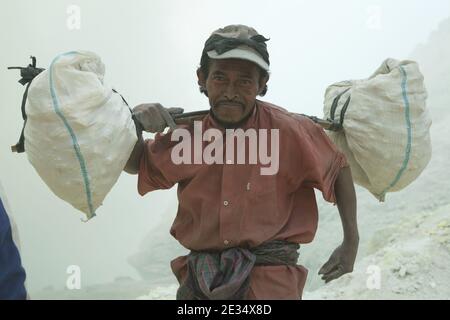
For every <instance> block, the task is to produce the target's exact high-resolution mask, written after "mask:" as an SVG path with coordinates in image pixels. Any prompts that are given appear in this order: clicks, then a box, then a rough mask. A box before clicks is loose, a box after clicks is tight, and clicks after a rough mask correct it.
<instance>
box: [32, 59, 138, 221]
mask: <svg viewBox="0 0 450 320" xmlns="http://www.w3.org/2000/svg"><path fill="white" fill-rule="evenodd" d="M104 73H105V67H104V64H103V63H102V61H101V60H100V57H98V56H97V55H96V54H94V53H92V52H86V51H80V52H68V53H64V54H61V55H59V56H57V57H56V58H55V59H54V60H53V62H52V64H51V65H50V67H49V69H47V70H45V71H43V72H42V73H40V74H39V75H38V76H37V77H36V78H35V79H34V80H33V82H32V83H31V86H30V88H29V92H28V98H27V102H26V114H27V116H28V120H27V123H26V126H25V132H24V133H25V151H26V153H27V155H28V159H29V161H30V162H31V164H32V165H33V166H34V168H35V169H36V171H37V172H38V174H39V175H40V177H41V178H42V179H43V180H44V181H45V183H46V184H47V185H48V187H49V188H50V189H51V190H52V191H53V192H54V193H55V194H56V195H57V196H58V197H60V198H61V199H63V200H64V201H67V202H68V203H70V204H71V205H72V206H74V207H75V208H77V209H79V210H81V211H83V212H84V213H85V214H86V216H87V217H88V218H91V217H93V216H94V215H95V210H96V209H97V208H98V207H99V206H100V205H101V204H102V201H103V200H104V198H105V197H106V195H107V193H108V192H109V191H110V190H111V188H112V187H113V185H114V184H115V182H116V181H117V179H118V178H119V175H120V174H121V172H122V170H123V168H124V166H125V164H126V162H127V160H128V158H129V156H130V154H131V151H132V150H133V147H134V145H135V143H136V141H137V136H136V128H135V125H134V122H133V120H132V117H131V112H130V110H129V108H128V106H127V105H126V104H125V103H124V102H123V101H122V98H121V96H120V95H119V94H118V93H115V92H113V91H112V88H111V87H110V86H108V85H106V84H105V83H104V82H103V77H104Z"/></svg>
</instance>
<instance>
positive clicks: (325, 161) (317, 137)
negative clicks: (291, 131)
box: [299, 117, 348, 204]
mask: <svg viewBox="0 0 450 320" xmlns="http://www.w3.org/2000/svg"><path fill="white" fill-rule="evenodd" d="M301 118H302V119H300V117H299V129H300V132H299V134H300V137H299V144H300V148H299V150H300V162H301V166H300V168H301V170H300V171H301V172H302V173H301V179H300V185H301V186H302V187H305V188H316V189H318V190H320V191H321V192H322V195H323V198H324V199H325V200H326V201H328V202H332V203H334V204H335V203H336V195H335V190H334V183H335V181H336V178H337V177H338V175H339V172H340V170H341V169H342V168H344V167H348V163H347V159H346V157H345V155H344V154H343V153H342V152H341V151H339V150H338V149H337V147H336V145H335V144H334V143H333V142H332V141H331V140H330V138H329V137H328V136H327V134H326V133H325V131H324V129H323V128H322V127H321V126H320V125H318V124H316V123H314V122H313V121H312V120H310V119H309V118H307V117H301Z"/></svg>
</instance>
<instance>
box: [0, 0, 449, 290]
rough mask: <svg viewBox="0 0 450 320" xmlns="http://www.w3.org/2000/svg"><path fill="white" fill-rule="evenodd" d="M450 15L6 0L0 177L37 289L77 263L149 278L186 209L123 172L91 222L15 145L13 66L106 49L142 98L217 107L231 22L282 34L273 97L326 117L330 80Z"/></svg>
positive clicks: (120, 85)
mask: <svg viewBox="0 0 450 320" xmlns="http://www.w3.org/2000/svg"><path fill="white" fill-rule="evenodd" d="M70 5H76V6H78V8H79V9H80V28H79V29H76V28H75V29H71V28H70V27H68V19H69V20H70V19H71V13H68V12H67V9H68V7H69V6H70ZM449 16H450V2H449V1H446V0H435V1H433V2H426V1H424V0H421V1H418V0H414V1H411V0H408V1H406V0H398V1H356V0H355V1H331V0H329V1H314V2H312V1H282V2H276V1H261V0H258V1H245V2H244V1H236V0H228V1H226V2H224V1H220V2H219V1H211V0H210V1H206V0H204V1H199V0H195V1H192V0H190V1H181V0H179V1H174V0H164V1H162V0H158V1H123V0H120V1H114V2H111V1H76V0H74V1H56V0H55V1H50V0H45V1H31V0H30V1H23V0H22V1H14V2H13V1H9V2H6V1H5V2H2V4H1V8H0V30H1V33H0V40H1V50H0V88H1V92H2V103H1V106H0V127H1V128H2V133H1V135H0V180H1V182H2V184H3V186H4V189H5V191H6V193H7V195H8V200H9V204H10V206H11V211H12V215H13V217H14V219H15V221H16V223H17V226H18V230H19V235H20V240H21V253H22V259H23V264H24V267H25V269H26V272H27V286H28V288H29V290H30V292H33V291H38V290H41V289H42V288H44V287H48V286H53V287H56V288H61V287H64V286H65V283H66V279H67V277H68V274H67V272H66V271H67V268H68V266H70V265H77V266H80V268H81V276H82V285H91V284H98V283H105V282H110V281H112V280H114V279H115V278H117V277H123V276H128V277H132V278H138V277H139V275H138V274H137V272H136V271H135V270H134V269H133V268H132V267H131V266H130V265H129V264H128V262H127V258H128V257H129V256H130V255H131V254H132V253H134V252H136V250H137V248H138V246H139V244H140V242H141V241H142V239H143V238H144V237H145V236H146V235H147V233H148V231H149V230H150V229H151V228H152V227H154V226H156V225H157V224H158V223H159V222H160V221H161V219H162V217H163V216H165V215H168V214H170V215H174V212H172V211H173V208H174V207H176V206H175V205H174V203H176V188H173V189H172V190H170V191H157V192H152V193H150V194H148V195H146V196H145V197H144V198H142V197H140V196H139V195H138V194H137V190H136V177H135V176H130V175H127V174H126V173H123V174H122V176H121V178H120V179H119V181H118V182H117V184H116V185H115V187H114V188H113V190H112V191H111V193H110V194H109V195H108V196H107V198H106V200H105V201H104V205H103V206H102V207H100V208H99V209H98V210H97V217H95V218H94V219H92V220H91V221H89V222H87V223H83V222H81V219H82V218H83V215H82V214H81V213H80V212H78V211H77V210H75V209H73V208H72V207H71V206H70V205H68V204H66V203H64V202H63V201H62V200H60V199H59V198H57V197H56V196H54V195H53V194H52V193H51V191H50V190H49V189H48V187H47V186H46V185H45V184H44V182H43V181H42V180H41V179H40V178H39V176H38V175H37V173H36V172H35V171H34V169H33V167H32V166H31V165H30V163H29V162H28V160H27V158H26V155H25V154H14V153H11V151H10V146H11V145H13V144H15V143H16V142H17V140H18V138H19V134H20V130H21V128H22V119H21V114H20V102H21V99H22V94H23V90H24V87H22V86H21V85H19V84H18V83H17V80H18V79H19V77H18V72H17V70H15V71H8V70H6V68H7V67H8V66H25V65H26V64H28V63H29V56H30V55H34V56H36V57H37V61H38V66H40V67H44V68H47V67H48V65H49V63H50V62H51V60H52V59H53V58H54V57H55V56H56V55H57V54H59V53H62V52H66V51H71V50H89V51H93V52H96V53H97V54H99V55H100V57H102V60H103V62H104V63H105V65H106V81H107V82H109V83H111V84H113V86H114V87H115V89H117V90H118V91H119V92H121V93H122V94H123V95H124V97H125V98H126V99H127V100H128V102H129V103H130V105H132V106H133V105H137V104H139V103H143V102H160V103H161V104H163V105H165V106H181V107H184V108H185V110H186V111H194V110H201V109H207V108H208V102H207V100H206V98H205V97H204V96H202V95H201V94H200V93H199V91H198V86H197V81H196V75H195V70H196V68H197V67H198V63H199V60H200V54H201V50H202V48H203V44H204V41H205V40H206V38H207V37H208V36H209V34H210V33H211V32H212V31H214V30H215V29H217V28H219V27H223V26H225V25H228V24H235V23H239V24H247V25H250V26H253V27H254V28H255V29H256V30H258V31H259V32H260V33H262V34H263V35H264V36H266V37H268V38H270V41H269V42H268V43H267V44H268V49H269V53H270V60H271V77H270V80H269V83H268V86H269V91H268V93H267V95H266V96H265V97H264V98H263V99H264V100H267V101H270V102H272V103H275V104H278V105H280V106H283V107H284V108H286V109H289V110H290V111H293V112H299V113H305V114H310V115H316V116H321V115H322V101H323V93H324V90H325V88H326V86H328V85H330V84H331V83H333V82H337V81H341V80H346V79H351V78H365V77H367V76H368V75H370V74H371V73H372V72H373V71H374V70H375V69H376V68H377V67H378V66H379V64H380V63H381V62H382V61H383V60H384V59H385V58H387V57H392V58H396V59H406V58H408V57H409V55H410V53H411V52H412V51H413V50H414V49H415V48H416V47H417V45H419V44H420V43H423V42H425V41H426V40H427V38H428V35H429V34H430V33H431V32H432V31H433V30H435V29H436V28H437V26H438V24H439V22H440V21H442V20H443V19H445V18H447V17H449ZM434 63H436V64H438V63H439V61H435V62H434ZM167 232H168V230H167ZM156 240H157V239H155V241H156ZM168 267H169V266H168Z"/></svg>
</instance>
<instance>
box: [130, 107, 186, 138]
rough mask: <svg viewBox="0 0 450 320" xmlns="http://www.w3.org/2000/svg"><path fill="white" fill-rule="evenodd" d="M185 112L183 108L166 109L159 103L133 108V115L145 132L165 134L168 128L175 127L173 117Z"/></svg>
mask: <svg viewBox="0 0 450 320" xmlns="http://www.w3.org/2000/svg"><path fill="white" fill-rule="evenodd" d="M183 111H184V110H183V109H182V108H164V107H163V106H162V105H161V104H159V103H144V104H140V105H138V106H136V107H134V108H133V114H134V116H135V118H136V120H137V121H139V123H140V124H141V125H142V128H143V130H145V131H147V132H153V133H155V132H163V131H164V129H165V128H166V127H167V126H169V127H171V126H173V125H174V122H173V119H172V115H174V114H180V113H183ZM172 129H173V128H172Z"/></svg>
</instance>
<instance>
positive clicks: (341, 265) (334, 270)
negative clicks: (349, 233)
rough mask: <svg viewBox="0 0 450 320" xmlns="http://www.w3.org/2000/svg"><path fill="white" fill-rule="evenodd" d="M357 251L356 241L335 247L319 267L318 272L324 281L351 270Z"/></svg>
mask: <svg viewBox="0 0 450 320" xmlns="http://www.w3.org/2000/svg"><path fill="white" fill-rule="evenodd" d="M357 252H358V241H352V242H345V241H344V243H342V244H341V245H340V246H339V247H337V248H336V249H335V250H334V251H333V253H332V254H331V257H330V259H328V261H327V262H326V263H325V264H324V265H323V266H322V268H320V270H319V274H321V275H322V280H325V283H328V282H330V281H331V280H334V279H337V278H339V277H340V276H342V275H344V274H346V273H350V272H352V271H353V266H354V264H355V260H356V254H357Z"/></svg>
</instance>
